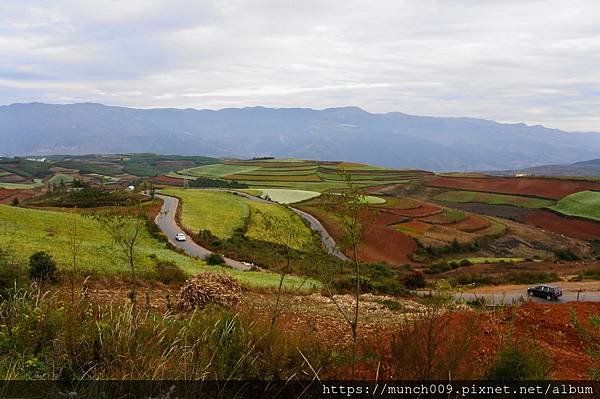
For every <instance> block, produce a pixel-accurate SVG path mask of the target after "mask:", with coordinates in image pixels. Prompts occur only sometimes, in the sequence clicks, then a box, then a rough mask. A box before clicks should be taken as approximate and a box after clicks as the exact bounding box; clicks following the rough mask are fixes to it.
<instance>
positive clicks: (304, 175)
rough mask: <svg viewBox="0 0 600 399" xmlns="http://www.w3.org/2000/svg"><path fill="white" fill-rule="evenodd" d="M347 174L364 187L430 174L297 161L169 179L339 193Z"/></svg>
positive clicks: (226, 164) (212, 168)
mask: <svg viewBox="0 0 600 399" xmlns="http://www.w3.org/2000/svg"><path fill="white" fill-rule="evenodd" d="M342 171H343V172H345V173H347V174H349V175H351V176H352V179H353V181H354V182H355V183H356V184H357V185H359V186H361V187H369V186H374V185H381V184H390V183H396V184H402V183H406V182H408V181H410V180H412V179H418V178H420V177H422V176H429V175H431V173H429V172H424V171H419V170H403V169H386V168H380V167H375V166H370V165H362V164H356V163H349V162H317V161H303V160H295V159H291V160H290V159H282V160H275V159H272V160H255V161H223V162H222V163H220V164H213V165H206V166H200V167H195V168H189V169H183V170H179V171H177V172H172V173H169V174H167V175H166V178H167V179H168V178H174V179H183V178H186V177H187V178H189V179H193V178H196V177H200V176H205V177H211V178H220V179H225V180H234V181H238V182H243V183H245V184H247V185H249V186H251V187H252V188H270V187H272V188H289V189H299V190H306V191H317V192H325V191H336V190H341V189H343V188H344V186H345V183H344V177H343V176H342V175H341V173H342Z"/></svg>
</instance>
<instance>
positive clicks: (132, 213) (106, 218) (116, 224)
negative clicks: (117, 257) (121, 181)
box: [92, 205, 147, 312]
mask: <svg viewBox="0 0 600 399" xmlns="http://www.w3.org/2000/svg"><path fill="white" fill-rule="evenodd" d="M92 217H93V218H94V220H96V221H97V222H98V223H100V225H101V226H102V228H103V229H104V230H105V231H106V232H107V233H108V234H109V235H110V237H111V238H112V240H113V242H114V243H115V244H116V245H117V247H118V248H119V249H120V251H121V254H122V255H123V256H124V258H125V259H126V260H127V263H128V264H129V269H130V271H131V288H130V291H129V299H130V300H131V303H132V305H133V311H134V312H135V305H136V273H135V260H136V254H137V253H136V249H137V245H138V243H139V241H140V238H141V236H142V231H143V230H144V229H145V228H146V222H147V217H146V215H145V214H144V213H143V211H142V209H141V208H140V207H139V206H136V205H130V206H128V207H127V208H126V210H125V211H124V212H123V211H119V210H117V211H107V212H101V213H95V214H93V215H92Z"/></svg>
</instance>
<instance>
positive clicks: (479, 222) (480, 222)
mask: <svg viewBox="0 0 600 399" xmlns="http://www.w3.org/2000/svg"><path fill="white" fill-rule="evenodd" d="M489 226H490V222H489V220H487V219H485V218H482V217H481V216H476V215H468V216H467V217H466V218H464V219H463V220H461V221H460V222H456V223H453V224H451V225H449V227H452V228H453V229H457V230H460V231H464V232H467V233H473V232H476V231H479V230H483V229H485V228H486V227H489Z"/></svg>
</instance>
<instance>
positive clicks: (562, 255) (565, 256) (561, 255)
mask: <svg viewBox="0 0 600 399" xmlns="http://www.w3.org/2000/svg"><path fill="white" fill-rule="evenodd" d="M554 255H556V258H557V259H559V260H566V261H574V260H580V259H581V258H580V257H579V256H577V254H576V253H574V252H573V251H572V250H571V248H565V249H562V250H559V251H556V252H555V253H554Z"/></svg>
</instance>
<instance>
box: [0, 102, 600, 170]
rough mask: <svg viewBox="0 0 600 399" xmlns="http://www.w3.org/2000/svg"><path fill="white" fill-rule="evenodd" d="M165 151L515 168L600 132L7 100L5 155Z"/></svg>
mask: <svg viewBox="0 0 600 399" xmlns="http://www.w3.org/2000/svg"><path fill="white" fill-rule="evenodd" d="M128 152H155V153H162V154H181V155H193V154H202V155H210V156H217V157H236V158H249V157H256V156H275V157H297V158H304V159H320V160H348V161H356V162H363V163H368V164H373V165H380V166H387V167H409V168H421V169H426V170H433V171H463V170H465V171H470V170H509V169H510V170H513V169H522V168H527V167H530V166H533V165H540V164H565V163H570V162H575V161H579V160H581V159H592V158H600V134H599V133H567V132H563V131H561V130H557V129H548V128H545V127H543V126H528V125H525V124H522V123H519V124H504V123H497V122H493V121H488V120H482V119H473V118H435V117H423V116H412V115H406V114H403V113H399V112H391V113H385V114H374V113H369V112H366V111H364V110H362V109H360V108H357V107H345V108H329V109H324V110H314V109H305V108H283V109H273V108H264V107H252V108H240V109H237V108H228V109H222V110H218V111H213V110H195V109H135V108H125V107H112V106H105V105H101V104H92V103H82V104H69V105H51V104H42V103H31V104H12V105H8V106H1V107H0V156H2V155H5V156H14V155H46V154H90V153H128Z"/></svg>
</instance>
